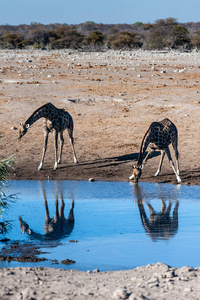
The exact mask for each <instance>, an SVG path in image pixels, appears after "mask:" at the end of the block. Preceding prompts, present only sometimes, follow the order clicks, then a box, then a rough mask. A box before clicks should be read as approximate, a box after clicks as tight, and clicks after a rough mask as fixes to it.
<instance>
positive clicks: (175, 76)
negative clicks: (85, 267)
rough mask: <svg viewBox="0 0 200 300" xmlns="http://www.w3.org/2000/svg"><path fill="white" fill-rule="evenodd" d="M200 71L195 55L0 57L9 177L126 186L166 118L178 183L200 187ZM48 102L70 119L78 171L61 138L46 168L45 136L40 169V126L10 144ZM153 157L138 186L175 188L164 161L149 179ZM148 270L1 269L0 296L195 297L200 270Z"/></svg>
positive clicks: (0, 147)
mask: <svg viewBox="0 0 200 300" xmlns="http://www.w3.org/2000/svg"><path fill="white" fill-rule="evenodd" d="M199 71H200V53H199V52H192V53H178V52H169V53H167V52H166V53H164V52H162V53H161V52H146V51H133V52H123V51H121V52H113V51H108V52H104V53H83V52H77V51H73V52H71V51H0V104H1V110H0V123H1V128H0V132H1V135H2V137H1V139H0V159H4V158H7V157H9V156H11V155H13V160H14V163H15V164H14V169H13V170H12V169H11V170H10V175H9V178H10V179H53V178H54V179H77V180H81V179H86V180H87V179H89V178H91V177H92V178H94V179H96V180H128V177H129V176H130V175H131V172H132V165H133V164H135V162H136V161H137V157H138V151H139V148H140V143H141V140H142V138H143V135H144V133H145V132H146V130H147V128H148V126H149V125H150V123H151V122H153V121H159V120H162V119H163V118H166V117H167V118H169V119H170V120H171V121H173V122H174V123H175V125H176V126H177V128H178V132H179V152H180V174H181V178H182V182H183V184H199V183H200V180H199V175H200V155H199V154H200V149H199V144H200V131H199V110H200V93H199V92H200V89H199V81H200V73H199ZM47 102H52V103H53V104H54V105H55V106H57V107H58V108H65V109H66V110H67V111H68V112H69V113H70V114H71V115H72V116H73V119H74V125H75V128H74V139H75V148H76V153H77V156H78V160H79V164H76V165H74V164H73V157H72V151H71V148H70V144H69V139H68V136H67V132H66V133H65V145H64V151H63V152H64V153H63V161H62V164H61V165H60V166H59V169H58V170H56V171H54V170H53V166H54V145H53V143H54V138H53V135H52V134H51V136H50V139H49V147H48V149H47V154H46V159H45V163H44V169H43V170H41V171H38V170H37V168H38V166H39V163H40V159H41V155H42V148H43V131H42V119H41V120H38V121H37V122H36V123H35V124H33V125H32V127H31V128H30V129H29V131H28V133H27V134H26V135H25V136H24V137H23V138H22V140H21V142H18V141H17V137H18V131H17V130H14V129H15V127H16V128H18V127H19V123H20V122H25V120H26V119H27V118H28V117H29V116H30V115H31V114H32V113H33V111H35V110H36V109H37V108H38V107H39V106H41V105H43V104H45V103H47ZM158 154H159V153H155V155H154V157H153V158H152V159H150V160H149V162H148V163H147V165H146V166H145V168H144V170H143V175H142V178H141V180H143V181H156V182H172V183H175V182H176V181H175V175H174V174H173V171H172V169H171V168H170V166H169V163H168V161H167V159H166V158H165V161H164V164H163V170H162V172H161V174H160V176H159V177H156V178H155V177H154V176H153V175H154V173H155V172H156V170H157V166H158V162H159V156H158ZM172 155H173V158H174V153H172ZM160 268H163V270H161V269H160ZM147 269H148V266H147V267H142V268H141V269H135V270H131V271H123V272H119V273H118V272H116V273H112V272H108V273H104V274H102V273H98V274H96V275H94V274H93V275H91V274H87V273H81V272H76V271H64V270H56V271H55V270H53V269H51V270H49V269H44V270H40V269H37V268H34V269H30V268H28V269H24V268H20V269H19V268H18V269H8V270H6V269H1V270H0V276H1V295H0V297H3V298H1V299H4V300H5V299H58V295H59V299H90V298H92V297H95V299H111V298H115V299H126V298H128V297H129V299H172V297H174V298H175V299H199V293H200V292H199V278H200V276H199V275H198V274H199V270H190V269H180V270H174V269H168V267H167V266H163V265H157V269H156V267H153V266H151V267H149V270H150V271H149V272H148V270H147ZM59 272H60V273H59ZM70 272H71V273H70ZM137 272H138V273H137ZM163 272H164V273H163ZM181 272H182V273H181ZM61 273H62V274H61ZM165 273H166V274H165ZM138 274H140V275H138ZM162 274H164V275H162ZM9 275H11V276H9ZM21 276H22V277H21ZM29 276H30V278H29ZM45 276H46V277H45ZM46 278H48V280H47V279H46ZM116 278H117V279H116ZM136 278H137V280H136ZM29 279H30V280H29ZM9 280H10V281H9ZM176 283H178V284H176ZM160 293H161V294H160ZM120 297H121V298H120ZM145 297H146V298H145Z"/></svg>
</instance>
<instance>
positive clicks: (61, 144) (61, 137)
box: [58, 131, 64, 164]
mask: <svg viewBox="0 0 200 300" xmlns="http://www.w3.org/2000/svg"><path fill="white" fill-rule="evenodd" d="M63 144H64V138H63V131H61V132H60V155H59V159H58V164H60V163H61V157H62V150H63Z"/></svg>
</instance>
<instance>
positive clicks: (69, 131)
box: [67, 127, 78, 164]
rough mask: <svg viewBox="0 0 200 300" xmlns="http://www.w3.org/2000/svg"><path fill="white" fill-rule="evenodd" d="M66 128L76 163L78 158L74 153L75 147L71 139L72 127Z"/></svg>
mask: <svg viewBox="0 0 200 300" xmlns="http://www.w3.org/2000/svg"><path fill="white" fill-rule="evenodd" d="M67 130H68V134H69V138H70V143H71V146H72V151H73V156H74V163H75V164H77V163H78V159H77V157H76V153H75V149H74V139H73V128H72V127H70V128H67Z"/></svg>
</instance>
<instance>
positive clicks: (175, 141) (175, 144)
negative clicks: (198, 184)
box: [172, 138, 180, 175]
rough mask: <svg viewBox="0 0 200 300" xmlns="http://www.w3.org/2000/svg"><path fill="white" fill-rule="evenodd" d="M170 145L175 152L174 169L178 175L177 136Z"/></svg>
mask: <svg viewBox="0 0 200 300" xmlns="http://www.w3.org/2000/svg"><path fill="white" fill-rule="evenodd" d="M172 147H173V148H174V152H175V157H176V170H177V174H178V175H180V171H179V161H178V156H179V154H178V143H177V138H176V139H175V140H174V141H173V142H172Z"/></svg>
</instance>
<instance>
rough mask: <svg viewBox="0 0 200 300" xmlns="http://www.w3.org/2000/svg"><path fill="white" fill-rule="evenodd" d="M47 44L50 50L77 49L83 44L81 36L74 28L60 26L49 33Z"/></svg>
mask: <svg viewBox="0 0 200 300" xmlns="http://www.w3.org/2000/svg"><path fill="white" fill-rule="evenodd" d="M49 36H50V37H49V44H50V46H51V48H52V49H64V48H71V49H78V48H80V47H81V45H82V42H83V38H84V37H83V35H82V34H80V33H78V32H77V30H76V28H75V27H74V26H66V25H62V26H59V27H57V28H56V29H55V30H51V31H49Z"/></svg>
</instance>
